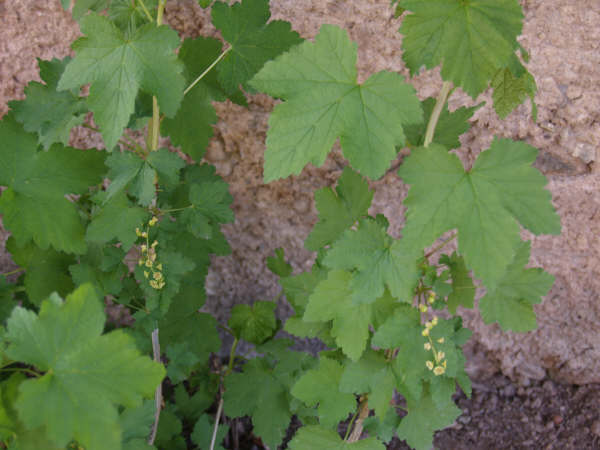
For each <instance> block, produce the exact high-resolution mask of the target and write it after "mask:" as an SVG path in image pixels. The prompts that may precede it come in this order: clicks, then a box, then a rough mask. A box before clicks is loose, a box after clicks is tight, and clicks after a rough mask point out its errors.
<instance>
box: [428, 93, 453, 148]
mask: <svg viewBox="0 0 600 450" xmlns="http://www.w3.org/2000/svg"><path fill="white" fill-rule="evenodd" d="M451 89H452V83H451V82H449V81H444V84H442V89H440V93H439V95H438V98H437V100H436V101H435V106H434V107H433V111H432V112H431V117H430V118H429V123H427V131H426V132H425V141H424V142H423V147H428V146H429V144H431V142H432V141H433V135H434V134H435V127H436V126H437V123H438V120H439V118H440V114H441V113H442V110H443V109H444V105H445V104H446V100H447V99H448V95H449V94H450V90H451Z"/></svg>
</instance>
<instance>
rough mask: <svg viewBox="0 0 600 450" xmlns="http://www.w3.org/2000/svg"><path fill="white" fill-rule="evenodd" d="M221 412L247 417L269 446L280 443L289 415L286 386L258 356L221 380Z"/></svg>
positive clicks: (275, 445) (256, 432)
mask: <svg viewBox="0 0 600 450" xmlns="http://www.w3.org/2000/svg"><path fill="white" fill-rule="evenodd" d="M249 386H251V387H252V388H251V389H248V387H249ZM224 411H225V414H226V415H228V416H229V417H241V416H246V415H247V416H250V417H251V418H252V423H253V425H254V433H255V434H256V435H258V436H260V437H261V438H262V440H263V441H264V442H265V444H267V445H268V446H269V447H270V448H277V446H278V445H279V444H280V443H281V441H282V440H283V438H284V437H285V432H286V430H287V428H288V426H289V424H290V419H291V418H292V412H291V411H290V405H289V400H288V392H287V389H286V388H285V387H284V386H283V385H282V384H281V382H280V381H279V380H277V379H276V378H275V377H274V376H273V374H272V373H271V368H270V367H269V366H268V365H267V364H266V363H265V362H264V360H261V359H253V360H251V361H250V362H248V363H247V364H246V365H245V366H244V372H243V373H232V374H231V375H229V376H228V377H227V378H226V379H225V403H224Z"/></svg>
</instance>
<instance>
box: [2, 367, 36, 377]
mask: <svg viewBox="0 0 600 450" xmlns="http://www.w3.org/2000/svg"><path fill="white" fill-rule="evenodd" d="M0 372H23V373H27V374H29V375H33V376H34V377H36V378H39V377H40V374H39V373H37V372H35V371H33V370H31V369H25V368H24V367H14V368H9V369H0Z"/></svg>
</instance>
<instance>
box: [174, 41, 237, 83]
mask: <svg viewBox="0 0 600 450" xmlns="http://www.w3.org/2000/svg"><path fill="white" fill-rule="evenodd" d="M229 50H231V47H229V48H227V49H225V50H223V52H222V53H221V54H220V55H219V56H218V57H217V59H215V60H214V61H213V62H212V64H211V65H210V66H208V67H207V68H206V70H205V71H204V72H202V73H201V74H200V75H199V76H198V78H196V79H195V80H194V81H193V82H192V84H190V85H189V86H188V87H187V88H185V91H183V95H185V94H187V93H188V92H189V91H190V90H191V89H192V88H193V87H194V86H196V84H198V82H199V81H200V80H201V79H202V78H204V77H205V76H206V74H207V73H208V72H210V71H211V70H212V68H213V67H215V66H216V65H217V64H218V63H219V61H221V60H222V59H223V58H224V57H225V55H227V53H229Z"/></svg>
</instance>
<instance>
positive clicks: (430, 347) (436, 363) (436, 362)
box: [419, 293, 447, 376]
mask: <svg viewBox="0 0 600 450" xmlns="http://www.w3.org/2000/svg"><path fill="white" fill-rule="evenodd" d="M434 301H435V294H434V293H431V294H430V295H429V298H428V299H427V303H429V304H430V305H431V304H432V303H433V302H434ZM429 310H430V308H429V306H427V305H424V304H422V305H419V311H421V312H422V313H426V312H428V311H429ZM438 320H439V319H438V317H437V316H433V319H431V321H428V322H425V329H424V330H423V331H422V332H421V334H422V335H423V336H424V337H426V338H427V340H428V341H429V342H426V343H425V344H424V345H423V347H424V348H425V350H427V351H430V352H432V354H433V360H428V361H427V362H425V365H426V366H427V368H428V369H429V370H431V371H433V373H434V375H436V376H440V375H443V374H444V373H445V372H446V364H447V363H446V359H445V358H446V354H445V353H444V352H443V351H437V350H436V348H435V343H434V342H433V339H431V330H432V329H433V328H434V327H435V326H436V325H437V324H438ZM436 342H437V343H438V344H443V343H444V338H443V337H441V338H439V339H438V340H437V341H436Z"/></svg>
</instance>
